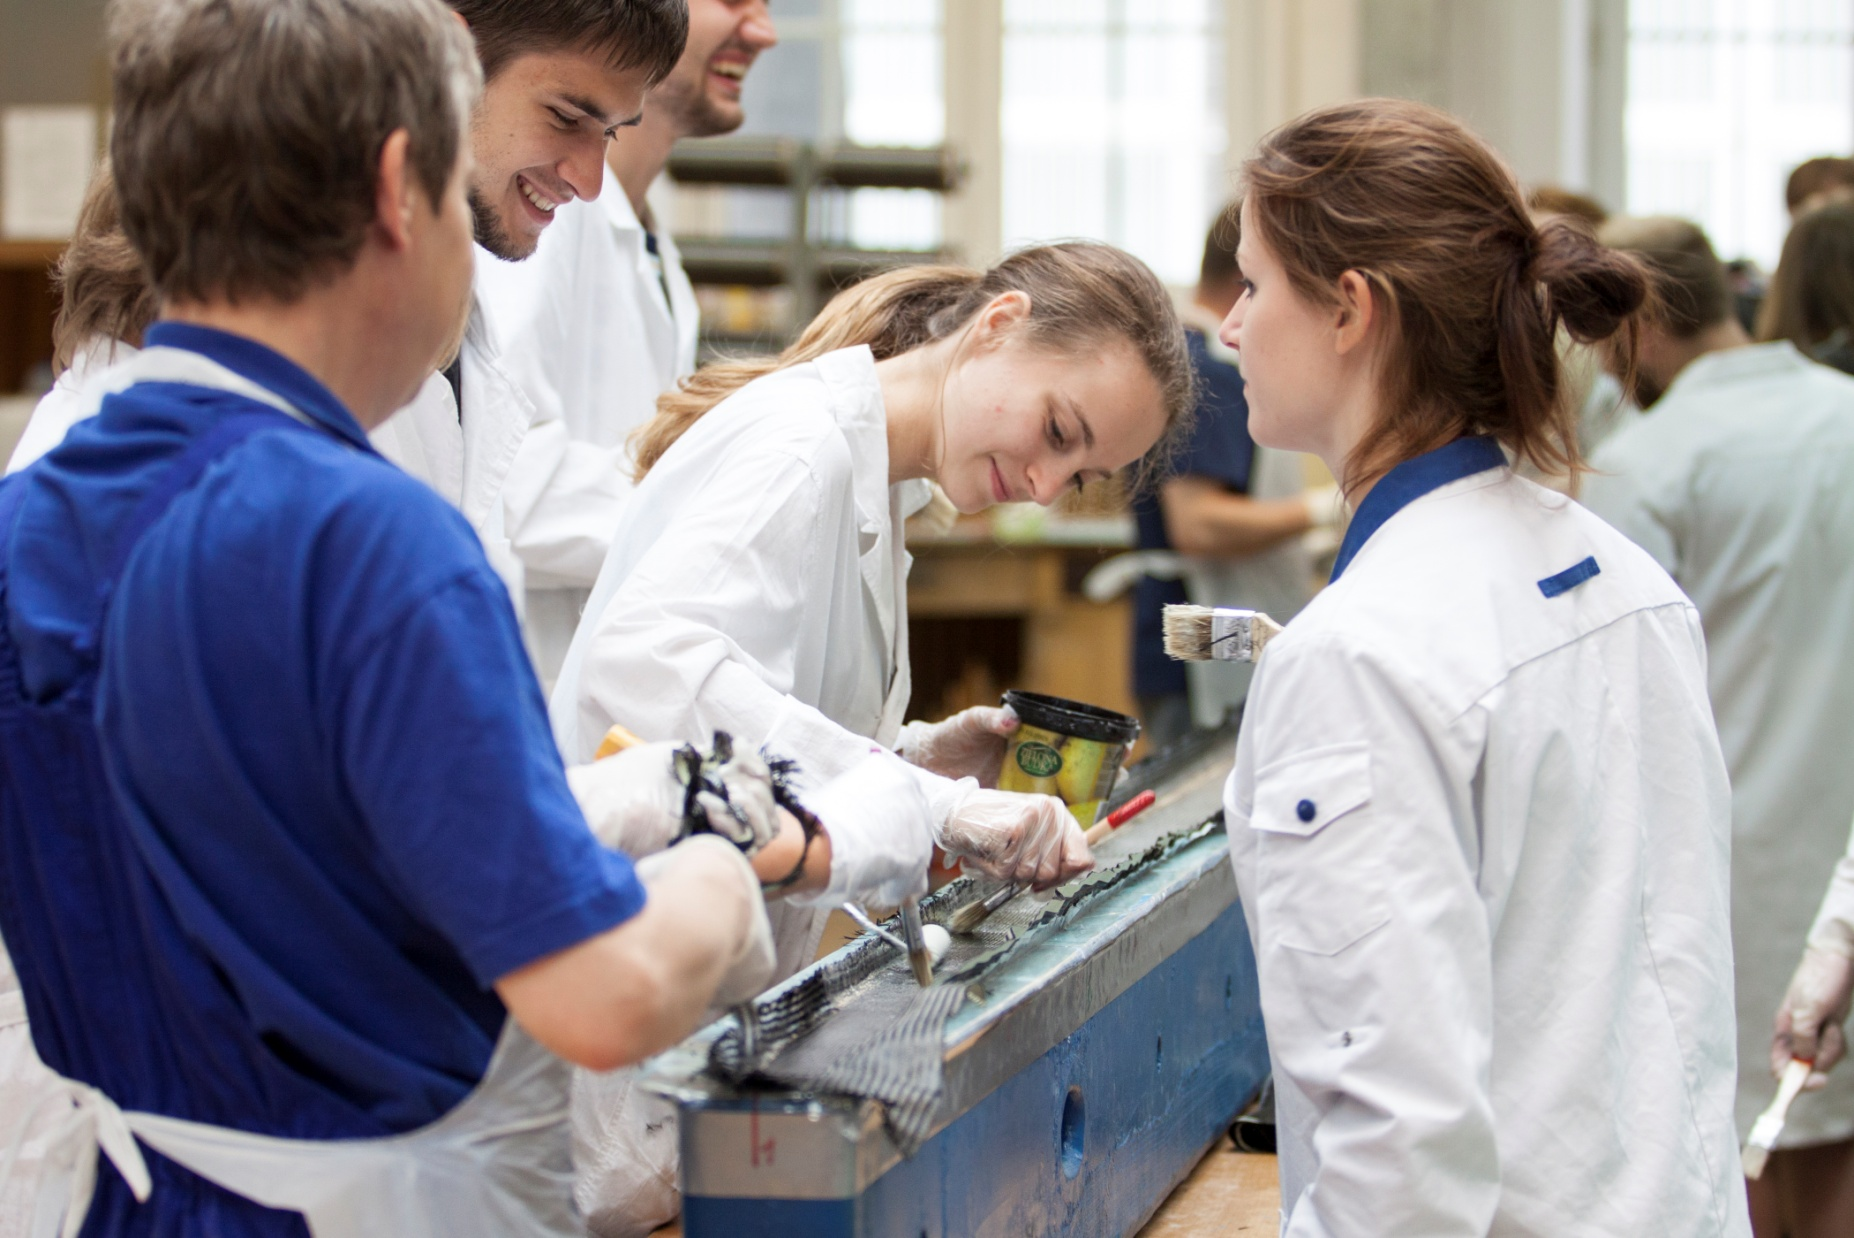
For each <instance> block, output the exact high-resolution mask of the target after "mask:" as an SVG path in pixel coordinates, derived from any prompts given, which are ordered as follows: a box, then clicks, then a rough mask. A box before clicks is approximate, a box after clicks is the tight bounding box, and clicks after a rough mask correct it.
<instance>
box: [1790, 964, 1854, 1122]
mask: <svg viewBox="0 0 1854 1238" xmlns="http://www.w3.org/2000/svg"><path fill="white" fill-rule="evenodd" d="M1850 999H1854V958H1850V957H1849V956H1848V955H1847V954H1845V953H1843V952H1842V951H1840V950H1837V949H1833V948H1830V947H1827V946H1823V945H1817V944H1811V945H1809V946H1808V947H1806V948H1805V949H1804V950H1803V956H1802V962H1801V963H1800V964H1798V965H1797V967H1796V974H1795V975H1793V976H1791V977H1790V987H1789V991H1788V992H1786V993H1785V994H1784V995H1783V1004H1782V1005H1780V1006H1778V1007H1777V1030H1776V1034H1775V1035H1774V1036H1772V1037H1771V1041H1770V1066H1771V1069H1772V1070H1773V1071H1774V1072H1776V1073H1777V1074H1779V1075H1781V1074H1782V1073H1783V1069H1784V1067H1786V1066H1788V1065H1789V1064H1790V1059H1791V1058H1802V1059H1804V1060H1811V1061H1813V1062H1814V1063H1815V1069H1814V1070H1812V1071H1810V1072H1809V1081H1808V1082H1807V1083H1805V1084H1804V1085H1803V1087H1804V1089H1805V1090H1810V1091H1813V1090H1814V1089H1816V1088H1819V1087H1821V1086H1822V1085H1823V1084H1825V1083H1827V1082H1828V1072H1829V1071H1831V1070H1833V1069H1834V1067H1835V1063H1836V1062H1839V1061H1840V1060H1841V1058H1842V1055H1843V1054H1844V1053H1846V1052H1847V1032H1846V1029H1845V1027H1844V1024H1846V1022H1847V1018H1848V1005H1849V1002H1850Z"/></svg>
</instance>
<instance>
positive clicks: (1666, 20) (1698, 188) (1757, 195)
mask: <svg viewBox="0 0 1854 1238" xmlns="http://www.w3.org/2000/svg"><path fill="white" fill-rule="evenodd" d="M1625 127H1626V141H1627V143H1628V209H1629V211H1630V212H1631V213H1633V214H1668V215H1682V216H1685V217H1687V218H1690V219H1693V220H1696V221H1697V222H1699V223H1700V224H1701V225H1702V226H1704V227H1705V229H1706V231H1707V232H1708V233H1709V234H1710V235H1711V237H1712V240H1713V244H1714V245H1715V246H1716V247H1717V248H1718V250H1719V253H1720V256H1722V257H1725V258H1734V257H1741V256H1742V257H1750V258H1754V259H1756V260H1757V261H1758V262H1760V263H1762V264H1763V265H1764V266H1766V267H1772V266H1774V265H1775V264H1776V260H1777V254H1778V251H1779V250H1780V248H1781V247H1782V244H1783V234H1784V231H1785V229H1786V227H1787V226H1788V220H1787V217H1786V215H1785V212H1784V205H1783V185H1784V180H1785V178H1786V177H1787V176H1788V175H1789V172H1790V169H1791V168H1793V167H1795V166H1796V165H1797V164H1798V163H1801V162H1802V161H1803V160H1804V159H1807V158H1809V157H1811V156H1813V155H1826V154H1848V153H1850V152H1851V151H1854V0H1630V3H1629V96H1628V111H1627V114H1626V118H1625Z"/></svg>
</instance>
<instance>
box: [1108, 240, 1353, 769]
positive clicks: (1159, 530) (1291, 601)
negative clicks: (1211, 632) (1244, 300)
mask: <svg viewBox="0 0 1854 1238" xmlns="http://www.w3.org/2000/svg"><path fill="white" fill-rule="evenodd" d="M1233 216H1234V207H1233V206H1231V207H1226V208H1224V209H1223V210H1222V211H1220V212H1218V214H1217V218H1216V221H1215V222H1214V223H1212V224H1211V227H1210V234H1209V235H1208V236H1207V237H1205V239H1204V257H1203V261H1202V263H1201V264H1200V266H1199V270H1198V280H1197V288H1196V290H1195V291H1194V293H1193V295H1192V297H1191V300H1190V302H1189V303H1188V304H1187V305H1185V307H1184V308H1183V310H1182V312H1181V313H1180V315H1179V316H1180V318H1182V319H1183V321H1184V327H1185V340H1186V342H1187V343H1188V344H1189V346H1190V349H1191V368H1192V370H1193V371H1194V373H1195V374H1196V376H1197V414H1196V420H1195V422H1194V423H1193V425H1192V428H1191V435H1190V437H1189V439H1187V440H1186V441H1185V443H1184V445H1183V446H1182V448H1181V449H1180V450H1179V451H1178V454H1177V455H1176V457H1175V458H1174V459H1173V460H1172V461H1171V462H1170V467H1169V469H1168V472H1167V475H1166V476H1165V479H1164V480H1163V481H1161V482H1160V483H1159V485H1158V486H1157V488H1156V490H1155V491H1154V492H1152V493H1148V494H1145V495H1142V496H1140V497H1139V498H1137V499H1135V501H1134V506H1133V512H1134V516H1135V519H1136V520H1137V521H1138V528H1139V548H1140V550H1142V551H1160V552H1164V551H1175V552H1176V553H1177V555H1179V556H1183V559H1182V562H1178V561H1175V560H1174V561H1171V562H1169V563H1167V565H1166V566H1164V567H1161V568H1159V569H1158V574H1157V575H1146V576H1142V577H1141V578H1140V579H1139V581H1138V582H1137V583H1136V584H1135V586H1134V595H1133V596H1134V601H1133V608H1134V609H1133V692H1134V695H1135V696H1136V697H1137V698H1138V700H1139V711H1140V720H1141V722H1142V724H1143V725H1144V726H1145V728H1146V738H1147V740H1148V742H1150V743H1151V744H1153V745H1154V747H1156V748H1164V747H1165V746H1166V745H1168V744H1170V743H1173V742H1175V741H1176V740H1177V739H1179V738H1180V737H1181V736H1183V735H1184V734H1185V732H1187V731H1189V730H1190V729H1191V727H1192V725H1193V724H1194V723H1195V725H1197V726H1200V727H1209V726H1215V725H1217V723H1218V722H1220V721H1221V720H1222V718H1223V715H1224V713H1225V712H1226V711H1227V710H1228V709H1229V708H1230V706H1232V705H1235V704H1237V703H1238V702H1240V701H1241V700H1242V699H1243V697H1244V696H1245V695H1246V694H1247V692H1248V687H1249V676H1250V673H1251V671H1252V670H1253V667H1251V666H1249V665H1248V664H1246V663H1235V662H1196V663H1191V664H1189V665H1187V664H1185V663H1183V662H1177V661H1174V660H1172V659H1171V658H1168V657H1166V656H1165V650H1164V646H1163V635H1162V634H1163V631H1164V626H1163V619H1162V615H1163V611H1164V609H1165V607H1166V606H1168V605H1171V604H1173V603H1179V602H1186V601H1190V602H1195V603H1197V604H1199V605H1203V606H1239V607H1244V608H1247V609H1249V610H1260V611H1264V612H1266V613H1268V614H1269V615H1271V616H1273V617H1274V618H1275V619H1277V620H1279V621H1280V622H1282V623H1286V622H1287V621H1288V620H1289V619H1290V618H1292V617H1293V616H1294V615H1296V614H1298V613H1299V612H1300V608H1301V607H1303V606H1305V605H1306V604H1307V600H1308V599H1309V598H1311V597H1312V596H1313V590H1314V563H1313V555H1312V554H1311V553H1310V552H1309V549H1308V547H1307V546H1306V545H1305V544H1304V542H1303V540H1302V539H1303V536H1304V535H1305V534H1306V533H1308V532H1309V531H1310V530H1313V529H1316V528H1325V529H1331V528H1332V527H1333V526H1334V525H1335V524H1336V523H1337V522H1338V520H1339V519H1340V516H1341V513H1342V511H1343V508H1342V506H1341V504H1340V502H1339V497H1338V490H1337V488H1336V487H1332V486H1330V485H1329V486H1325V487H1320V488H1318V489H1315V490H1312V491H1309V490H1307V484H1306V471H1305V458H1304V457H1302V456H1300V455H1298V454H1295V453H1292V452H1283V451H1273V450H1270V449H1268V448H1265V447H1258V446H1256V444H1255V440H1254V439H1252V438H1250V437H1249V405H1248V403H1247V402H1246V401H1245V400H1244V399H1243V392H1242V371H1241V369H1239V368H1238V366H1237V358H1236V353H1235V352H1234V351H1233V350H1232V349H1231V348H1230V347H1229V346H1228V345H1227V344H1225V343H1223V341H1222V340H1220V339H1218V338H1217V331H1218V328H1219V327H1220V326H1221V325H1222V322H1223V319H1224V317H1225V316H1226V315H1227V314H1228V313H1229V312H1230V307H1231V306H1233V305H1235V304H1236V299H1237V297H1239V296H1241V295H1242V290H1243V280H1242V272H1241V271H1240V270H1238V269H1237V267H1236V234H1235V228H1234V226H1233V223H1232V219H1233ZM1147 561H1148V562H1153V560H1147ZM1159 562H1166V561H1164V560H1160V561H1159Z"/></svg>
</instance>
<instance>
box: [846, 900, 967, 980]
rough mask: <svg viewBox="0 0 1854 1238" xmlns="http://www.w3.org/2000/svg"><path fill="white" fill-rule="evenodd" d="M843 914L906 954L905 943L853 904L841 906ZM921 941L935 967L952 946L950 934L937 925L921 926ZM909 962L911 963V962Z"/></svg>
mask: <svg viewBox="0 0 1854 1238" xmlns="http://www.w3.org/2000/svg"><path fill="white" fill-rule="evenodd" d="M843 914H845V915H847V916H849V917H850V919H852V920H854V921H856V923H857V924H859V925H861V926H862V929H863V931H864V932H866V933H873V934H875V935H876V936H877V937H880V938H881V939H882V940H883V941H885V942H887V943H888V944H889V945H891V946H893V947H895V949H897V950H899V951H901V952H902V953H903V954H907V953H908V943H907V942H905V941H903V940H901V938H899V937H897V936H895V935H894V934H893V933H891V932H889V931H888V930H887V929H885V928H883V927H882V926H881V925H880V924H877V923H876V922H875V921H874V920H871V919H870V918H869V913H868V912H866V911H864V910H863V909H862V908H861V907H858V906H857V905H856V904H855V903H845V904H843ZM921 940H922V941H923V942H925V943H926V944H927V958H928V960H929V961H930V962H932V963H934V964H936V965H937V964H938V963H939V962H940V960H941V959H942V958H944V957H946V952H947V950H949V949H951V948H952V945H953V936H952V934H951V933H948V932H947V931H946V929H945V927H944V926H942V925H939V924H923V925H921ZM909 961H910V962H912V960H909Z"/></svg>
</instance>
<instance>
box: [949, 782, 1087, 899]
mask: <svg viewBox="0 0 1854 1238" xmlns="http://www.w3.org/2000/svg"><path fill="white" fill-rule="evenodd" d="M934 841H936V842H938V843H939V844H940V846H941V847H942V848H944V849H945V850H946V851H947V853H948V854H949V855H959V856H963V857H965V858H966V859H969V860H971V861H972V862H973V863H974V864H976V865H977V866H978V867H979V868H980V869H981V870H983V871H984V872H985V873H986V874H987V875H988V876H991V877H995V878H997V879H998V880H1000V881H1015V882H1026V883H1028V884H1030V885H1031V886H1033V887H1035V888H1036V889H1038V890H1047V889H1049V888H1050V887H1051V886H1057V885H1061V884H1062V883H1063V882H1065V881H1067V880H1069V879H1070V878H1072V877H1075V876H1077V875H1079V874H1081V873H1085V872H1087V871H1088V870H1089V869H1091V868H1093V867H1094V856H1093V855H1092V854H1091V853H1090V852H1089V850H1088V843H1087V841H1086V840H1085V839H1084V838H1083V837H1082V830H1081V827H1080V826H1079V825H1077V824H1076V823H1075V818H1074V816H1072V815H1071V814H1070V813H1069V810H1068V807H1067V806H1066V805H1064V804H1063V802H1062V801H1061V800H1059V799H1057V798H1056V797H1055V796H1053V795H1024V794H1021V793H1019V792H1016V791H991V790H985V789H983V788H979V787H972V788H971V789H970V790H968V791H966V792H965V794H964V795H963V796H961V797H960V799H959V800H958V802H957V803H955V804H954V806H953V809H952V811H951V812H950V813H948V814H947V816H946V818H945V819H944V821H943V822H942V823H941V825H940V828H939V830H938V831H937V832H936V835H935V839H934Z"/></svg>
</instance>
